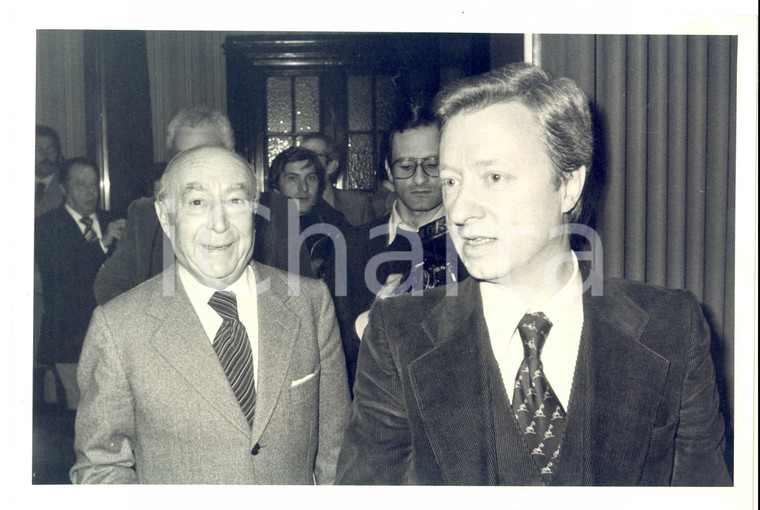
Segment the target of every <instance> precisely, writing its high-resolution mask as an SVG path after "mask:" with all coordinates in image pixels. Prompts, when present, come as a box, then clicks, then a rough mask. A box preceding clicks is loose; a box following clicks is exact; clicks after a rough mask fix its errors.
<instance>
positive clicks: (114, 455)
mask: <svg viewBox="0 0 760 510" xmlns="http://www.w3.org/2000/svg"><path fill="white" fill-rule="evenodd" d="M77 380H78V383H79V388H80V391H81V401H80V403H79V408H78V410H77V418H76V434H75V438H74V451H75V453H76V462H75V464H74V466H73V467H72V468H71V471H70V473H69V476H70V478H71V481H72V482H73V483H77V484H79V483H137V475H136V472H135V470H134V464H135V458H134V454H133V449H134V448H135V443H134V438H135V417H134V400H133V397H132V393H131V390H130V386H129V382H128V381H127V378H126V375H125V373H124V370H123V368H122V364H121V362H120V359H119V352H118V350H117V348H116V346H115V344H114V341H113V337H112V334H111V331H110V329H109V327H108V324H107V322H106V320H105V317H104V314H103V312H102V309H101V308H96V309H95V311H94V312H93V316H92V322H91V324H90V329H89V330H88V332H87V337H86V338H85V341H84V347H83V349H82V355H81V357H80V360H79V368H78V372H77Z"/></svg>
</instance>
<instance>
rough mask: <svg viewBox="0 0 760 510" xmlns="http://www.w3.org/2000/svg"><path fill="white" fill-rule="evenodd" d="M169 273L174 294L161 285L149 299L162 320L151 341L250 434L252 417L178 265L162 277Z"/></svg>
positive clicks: (149, 311)
mask: <svg viewBox="0 0 760 510" xmlns="http://www.w3.org/2000/svg"><path fill="white" fill-rule="evenodd" d="M167 277H171V278H174V281H175V283H176V285H175V286H174V294H173V295H165V294H164V292H163V285H161V289H162V291H159V292H158V293H157V294H156V295H154V296H153V299H151V300H149V301H148V302H147V303H146V313H147V314H149V315H152V316H154V317H156V318H157V319H159V320H160V321H161V324H160V326H159V327H158V329H157V330H156V332H155V335H154V336H153V338H152V339H151V344H152V345H153V347H155V349H156V350H157V351H158V352H159V354H160V355H161V356H163V357H164V359H166V361H167V362H168V363H169V364H170V365H171V366H172V367H174V369H175V370H177V372H178V373H179V374H180V376H182V377H183V378H184V379H185V380H186V381H187V383H188V384H189V385H190V386H192V387H193V388H194V389H195V390H196V391H197V392H198V394H199V395H200V396H201V397H202V398H203V399H204V400H206V402H208V404H210V405H211V406H212V407H214V408H215V409H216V410H217V411H219V413H220V414H221V415H222V416H224V417H225V418H226V419H227V420H228V421H229V422H230V423H232V424H233V425H235V426H236V427H237V428H238V429H239V430H240V432H241V433H243V434H245V435H246V436H248V435H249V434H250V427H249V425H248V421H247V420H246V419H245V416H244V415H243V412H242V410H241V409H240V404H238V401H237V398H236V397H235V394H234V393H233V392H232V389H231V388H230V385H229V382H228V381H227V376H226V375H225V373H224V369H222V366H221V364H220V363H219V359H218V358H217V356H216V353H215V352H214V348H213V346H212V345H211V342H210V341H208V339H207V335H206V332H205V330H204V329H203V326H202V325H201V322H200V320H199V319H198V316H197V315H196V313H195V310H194V309H193V305H192V304H191V303H190V300H189V298H188V297H187V294H186V293H185V290H184V288H183V287H182V283H181V280H180V279H179V275H178V274H177V273H176V269H175V268H174V267H170V268H168V269H166V271H164V273H163V275H162V279H166V278H167Z"/></svg>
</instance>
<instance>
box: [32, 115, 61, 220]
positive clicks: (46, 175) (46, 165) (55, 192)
mask: <svg viewBox="0 0 760 510" xmlns="http://www.w3.org/2000/svg"><path fill="white" fill-rule="evenodd" d="M61 163H63V153H62V152H61V139H60V138H59V137H58V133H57V132H56V131H55V129H53V128H51V127H48V126H40V125H38V126H37V128H36V136H35V149H34V215H35V216H39V215H41V214H45V213H46V212H48V211H52V210H53V209H55V208H57V207H58V206H59V205H61V202H63V194H62V193H61V189H60V187H59V186H58V172H59V171H60V168H61Z"/></svg>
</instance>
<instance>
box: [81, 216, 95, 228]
mask: <svg viewBox="0 0 760 510" xmlns="http://www.w3.org/2000/svg"><path fill="white" fill-rule="evenodd" d="M79 221H81V222H82V223H83V224H84V226H85V227H87V228H92V218H91V217H90V216H82V217H81V218H79Z"/></svg>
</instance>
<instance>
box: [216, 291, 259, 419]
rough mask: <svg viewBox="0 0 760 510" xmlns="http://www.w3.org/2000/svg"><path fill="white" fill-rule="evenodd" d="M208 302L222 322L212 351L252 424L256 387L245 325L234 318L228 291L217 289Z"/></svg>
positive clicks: (232, 301) (235, 315) (235, 307)
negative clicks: (214, 352)
mask: <svg viewBox="0 0 760 510" xmlns="http://www.w3.org/2000/svg"><path fill="white" fill-rule="evenodd" d="M208 304H209V306H210V307H211V308H213V309H214V310H215V311H216V313H218V314H219V315H220V316H221V317H222V325H221V326H219V330H218V331H217V332H216V336H215V337H214V351H216V355H217V356H218V357H219V361H220V363H221V364H222V368H223V369H224V373H225V374H226V375H227V379H228V380H229V382H230V386H231V387H232V392H233V393H234V394H235V396H236V397H237V399H238V402H239V403H240V408H241V409H242V410H243V414H244V415H245V418H246V419H247V420H248V424H249V425H251V424H253V410H254V408H255V407H256V388H255V387H254V383H253V355H252V354H251V343H250V341H249V340H248V333H246V331H245V326H243V323H242V322H240V319H238V313H237V300H236V299H235V294H233V293H232V292H229V291H217V292H214V295H213V296H211V299H209V300H208Z"/></svg>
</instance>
